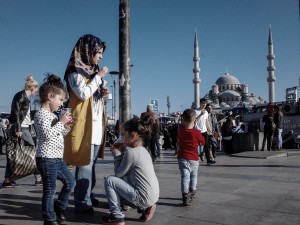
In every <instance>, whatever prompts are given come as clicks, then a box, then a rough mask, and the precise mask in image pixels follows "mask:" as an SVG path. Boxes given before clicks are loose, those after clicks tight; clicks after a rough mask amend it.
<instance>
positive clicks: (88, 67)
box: [64, 34, 106, 99]
mask: <svg viewBox="0 0 300 225" xmlns="http://www.w3.org/2000/svg"><path fill="white" fill-rule="evenodd" d="M101 48H103V52H104V51H105V48H106V43H105V42H102V41H101V40H100V38H98V37H95V36H93V35H91V34H86V35H83V36H82V37H80V38H79V40H78V41H77V43H76V45H75V47H74V49H73V51H72V53H71V57H70V60H69V63H68V66H67V69H66V71H65V76H64V80H65V81H66V84H67V88H68V90H69V79H68V76H69V75H70V74H71V73H74V72H76V73H79V74H81V75H83V76H85V77H86V78H88V79H93V78H94V76H95V75H96V74H97V72H98V71H99V66H98V65H92V64H91V59H92V57H94V56H95V55H96V54H97V52H98V51H99V50H100V49H101ZM102 84H104V82H102ZM97 93H98V92H97V91H96V92H95V94H94V96H95V97H96V99H99V98H100V97H101V96H100V95H99V94H97Z"/></svg>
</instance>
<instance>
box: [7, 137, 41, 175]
mask: <svg viewBox="0 0 300 225" xmlns="http://www.w3.org/2000/svg"><path fill="white" fill-rule="evenodd" d="M6 146H7V147H6V152H7V161H8V167H9V171H10V174H9V176H10V179H12V180H17V179H20V178H23V177H26V176H28V175H31V174H37V173H39V171H38V169H37V166H36V162H35V147H34V146H32V145H25V144H24V141H23V140H22V139H21V138H11V139H9V140H8V142H7V143H6Z"/></svg>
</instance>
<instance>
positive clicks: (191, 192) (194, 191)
mask: <svg viewBox="0 0 300 225" xmlns="http://www.w3.org/2000/svg"><path fill="white" fill-rule="evenodd" d="M194 198H196V190H191V191H190V202H192V201H193V200H194Z"/></svg>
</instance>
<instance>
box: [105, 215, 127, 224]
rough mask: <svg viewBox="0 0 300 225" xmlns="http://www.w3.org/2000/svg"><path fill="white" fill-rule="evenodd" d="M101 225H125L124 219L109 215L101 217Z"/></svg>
mask: <svg viewBox="0 0 300 225" xmlns="http://www.w3.org/2000/svg"><path fill="white" fill-rule="evenodd" d="M102 223H103V224H104V225H106V224H108V225H125V222H124V218H117V217H115V216H114V215H113V214H109V216H103V217H102Z"/></svg>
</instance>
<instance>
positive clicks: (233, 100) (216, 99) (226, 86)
mask: <svg viewBox="0 0 300 225" xmlns="http://www.w3.org/2000/svg"><path fill="white" fill-rule="evenodd" d="M204 98H206V99H208V101H209V102H211V104H212V107H213V108H224V107H235V106H238V105H241V104H244V105H248V106H253V105H256V104H260V103H263V99H262V98H261V97H256V96H255V95H254V94H253V93H251V94H249V92H248V85H247V84H241V83H240V81H239V80H238V79H237V78H236V77H235V76H233V75H230V74H229V73H227V72H226V73H225V74H224V75H222V76H220V77H219V78H218V79H217V80H216V82H215V84H214V85H213V86H212V89H211V90H210V91H209V93H208V94H206V95H205V96H204Z"/></svg>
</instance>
